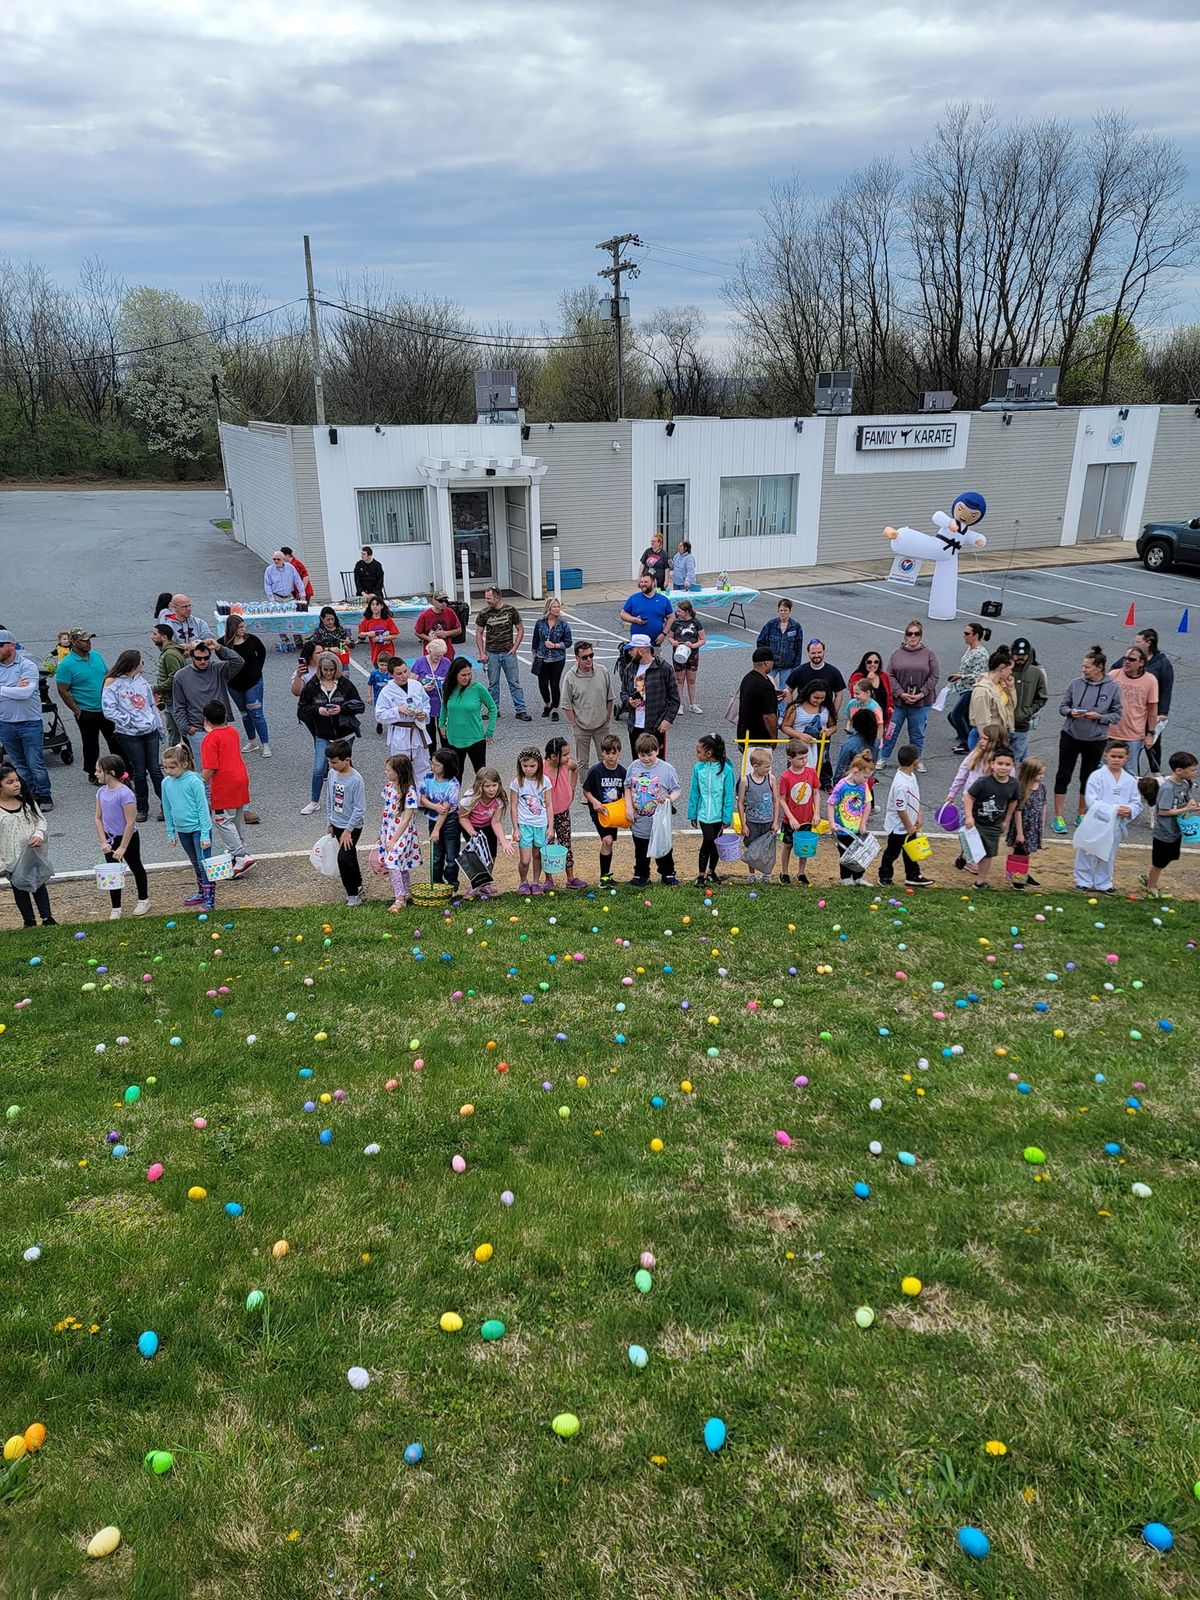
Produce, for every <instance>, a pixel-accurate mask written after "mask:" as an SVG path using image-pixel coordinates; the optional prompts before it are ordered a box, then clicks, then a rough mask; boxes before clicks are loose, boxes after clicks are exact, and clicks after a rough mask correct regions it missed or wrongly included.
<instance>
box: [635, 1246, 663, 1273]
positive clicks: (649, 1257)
mask: <svg viewBox="0 0 1200 1600" xmlns="http://www.w3.org/2000/svg"><path fill="white" fill-rule="evenodd" d="M638 1264H639V1266H643V1267H645V1268H646V1270H647V1271H648V1272H652V1271H653V1270H654V1268H655V1267H656V1266H657V1265H658V1262H657V1261H656V1260H655V1258H654V1254H653V1252H652V1251H650V1250H643V1251H642V1253H641V1256H640V1257H639V1258H638Z"/></svg>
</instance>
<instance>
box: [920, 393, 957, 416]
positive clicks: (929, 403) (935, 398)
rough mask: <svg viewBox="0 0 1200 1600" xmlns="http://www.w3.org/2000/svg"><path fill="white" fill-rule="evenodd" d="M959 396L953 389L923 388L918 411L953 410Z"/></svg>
mask: <svg viewBox="0 0 1200 1600" xmlns="http://www.w3.org/2000/svg"><path fill="white" fill-rule="evenodd" d="M957 399H958V396H957V395H956V394H955V392H954V390H953V389H923V390H922V391H921V398H920V400H918V402H917V410H918V411H953V410H954V404H955V401H956V400H957Z"/></svg>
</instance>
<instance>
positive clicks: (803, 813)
mask: <svg viewBox="0 0 1200 1600" xmlns="http://www.w3.org/2000/svg"><path fill="white" fill-rule="evenodd" d="M808 756H809V748H808V746H807V745H806V744H805V743H804V740H803V739H789V740H788V743H787V762H788V764H787V770H786V771H785V772H784V773H783V775H782V776H781V777H780V779H779V811H780V817H781V819H782V824H783V828H782V831H783V835H784V846H783V862H782V867H783V870H782V872H780V874H779V881H780V883H791V881H792V880H791V878H790V877H789V876H788V864H789V859H790V857H791V853H792V851H793V850H794V849H795V840H794V834H795V831H796V829H797V828H804V829H811V828H812V826H813V820H814V818H815V817H816V814H817V790H818V779H817V769H816V768H815V767H812V766H810V765H809V763H808ZM796 860H797V862H798V863H799V864H800V870H799V871H798V872H797V874H796V882H797V883H807V882H808V874H807V873H806V872H805V870H804V866H805V862H806V861H807V857H805V856H802V855H800V854H799V853H797V855H796Z"/></svg>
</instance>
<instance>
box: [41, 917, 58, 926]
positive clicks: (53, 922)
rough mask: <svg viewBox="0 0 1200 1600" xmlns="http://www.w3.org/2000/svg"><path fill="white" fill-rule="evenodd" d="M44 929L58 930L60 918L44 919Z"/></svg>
mask: <svg viewBox="0 0 1200 1600" xmlns="http://www.w3.org/2000/svg"><path fill="white" fill-rule="evenodd" d="M42 927H43V928H57V927H58V918H57V917H43V918H42Z"/></svg>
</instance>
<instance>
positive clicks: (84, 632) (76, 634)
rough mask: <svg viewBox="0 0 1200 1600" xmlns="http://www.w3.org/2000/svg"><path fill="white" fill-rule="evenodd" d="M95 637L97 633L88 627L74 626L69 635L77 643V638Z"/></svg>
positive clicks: (72, 641)
mask: <svg viewBox="0 0 1200 1600" xmlns="http://www.w3.org/2000/svg"><path fill="white" fill-rule="evenodd" d="M95 637H96V635H95V634H94V633H92V632H91V631H90V630H89V629H87V628H72V629H71V631H70V633H68V635H67V638H68V639H69V640H70V641H71V643H72V644H74V643H75V641H76V639H94V638H95Z"/></svg>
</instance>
